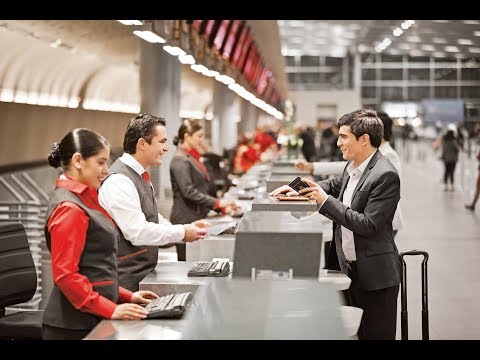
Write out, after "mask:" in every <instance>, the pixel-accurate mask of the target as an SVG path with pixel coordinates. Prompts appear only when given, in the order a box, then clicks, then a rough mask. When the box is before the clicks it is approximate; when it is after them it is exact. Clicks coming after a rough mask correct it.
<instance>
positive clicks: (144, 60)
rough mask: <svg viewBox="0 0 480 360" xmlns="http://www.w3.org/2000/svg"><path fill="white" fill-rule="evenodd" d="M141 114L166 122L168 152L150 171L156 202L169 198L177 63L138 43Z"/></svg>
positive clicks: (176, 117)
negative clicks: (158, 164) (158, 165)
mask: <svg viewBox="0 0 480 360" xmlns="http://www.w3.org/2000/svg"><path fill="white" fill-rule="evenodd" d="M140 96H141V106H140V108H141V112H145V113H149V114H152V115H155V116H159V117H163V118H165V119H166V122H167V135H168V152H167V153H166V154H165V155H164V156H163V161H162V164H161V165H160V167H154V168H152V169H151V170H152V171H151V175H152V184H153V185H154V188H155V191H156V195H157V198H159V199H164V198H165V196H169V197H170V196H171V193H172V185H171V183H170V161H171V159H172V157H173V154H174V153H175V151H176V147H175V146H174V145H173V143H172V140H173V137H174V136H175V135H176V134H177V131H178V128H179V127H180V122H181V119H180V116H179V114H180V62H179V61H178V59H177V58H176V57H174V56H172V55H170V54H168V53H167V52H166V51H165V50H163V48H162V45H161V44H151V43H148V42H146V41H141V42H140Z"/></svg>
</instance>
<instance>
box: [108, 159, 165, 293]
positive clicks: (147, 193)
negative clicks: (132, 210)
mask: <svg viewBox="0 0 480 360" xmlns="http://www.w3.org/2000/svg"><path fill="white" fill-rule="evenodd" d="M112 174H122V175H125V176H126V177H128V178H129V179H130V180H132V182H133V184H134V185H135V188H136V189H137V192H138V196H139V197H140V206H141V208H142V212H143V213H144V214H145V218H146V219H147V221H149V222H153V223H155V224H158V210H157V202H156V201H155V195H154V193H153V189H152V188H151V186H150V185H149V184H147V183H146V182H145V180H143V178H142V177H141V176H140V175H138V173H137V172H136V171H135V170H133V169H132V168H131V167H130V166H128V165H125V164H124V163H123V162H122V161H121V160H120V159H117V160H116V161H115V162H114V163H113V164H112V166H111V167H110V172H109V176H110V175H112ZM117 227H118V225H117ZM118 233H119V234H120V237H119V239H120V240H119V243H118V276H119V281H120V286H122V287H124V288H126V289H128V290H131V291H134V292H135V291H138V287H139V283H140V281H142V280H143V278H144V277H145V276H147V274H148V273H149V272H151V271H152V270H153V269H155V266H157V262H158V246H146V245H142V246H135V245H133V244H132V243H131V242H130V241H128V240H126V239H125V237H124V236H123V234H122V231H121V230H120V228H119V229H118Z"/></svg>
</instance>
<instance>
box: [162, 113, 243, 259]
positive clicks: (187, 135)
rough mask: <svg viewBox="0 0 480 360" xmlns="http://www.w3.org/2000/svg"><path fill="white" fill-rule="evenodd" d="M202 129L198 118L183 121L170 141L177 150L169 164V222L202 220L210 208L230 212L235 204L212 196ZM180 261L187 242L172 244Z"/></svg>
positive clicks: (234, 207)
mask: <svg viewBox="0 0 480 360" xmlns="http://www.w3.org/2000/svg"><path fill="white" fill-rule="evenodd" d="M204 138H205V131H204V130H203V128H202V126H201V124H200V122H199V121H198V120H185V121H184V122H183V124H182V125H180V128H179V129H178V134H177V136H176V137H175V138H174V139H173V144H174V145H177V152H176V154H175V156H174V157H173V158H172V161H171V163H170V181H171V182H172V191H173V206H172V212H171V215H170V221H171V222H172V224H183V223H188V222H193V221H195V220H199V219H203V218H205V216H207V214H208V212H209V211H210V210H212V209H213V210H216V211H218V212H222V213H224V214H230V213H233V212H234V211H235V210H236V209H237V208H238V206H237V205H236V204H235V203H234V202H231V201H226V200H225V199H220V198H217V197H215V196H211V195H210V194H211V193H214V191H212V189H213V188H214V187H215V184H214V183H213V181H212V179H211V178H210V175H209V174H208V171H207V169H206V167H205V165H204V164H203V162H202V160H201V158H200V155H201V154H202V153H204V151H205V144H204ZM175 245H176V247H177V256H178V260H179V261H185V260H186V245H185V244H178V243H177V244H175Z"/></svg>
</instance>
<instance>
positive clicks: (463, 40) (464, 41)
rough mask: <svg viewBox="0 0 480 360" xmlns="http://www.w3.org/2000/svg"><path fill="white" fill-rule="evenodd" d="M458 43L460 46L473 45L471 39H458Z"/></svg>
mask: <svg viewBox="0 0 480 360" xmlns="http://www.w3.org/2000/svg"><path fill="white" fill-rule="evenodd" d="M457 42H458V43H459V44H460V45H473V42H472V40H469V39H458V40H457Z"/></svg>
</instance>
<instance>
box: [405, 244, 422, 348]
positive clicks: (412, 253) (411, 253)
mask: <svg viewBox="0 0 480 360" xmlns="http://www.w3.org/2000/svg"><path fill="white" fill-rule="evenodd" d="M406 255H423V261H422V340H429V332H428V288H427V262H428V253H427V252H425V251H417V250H413V251H406V252H403V253H401V254H400V260H401V262H400V264H401V302H402V311H401V318H400V319H401V327H402V340H408V310H407V264H406V263H405V260H403V257H404V256H406Z"/></svg>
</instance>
